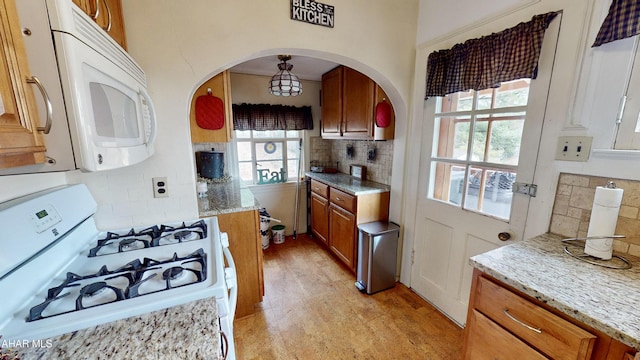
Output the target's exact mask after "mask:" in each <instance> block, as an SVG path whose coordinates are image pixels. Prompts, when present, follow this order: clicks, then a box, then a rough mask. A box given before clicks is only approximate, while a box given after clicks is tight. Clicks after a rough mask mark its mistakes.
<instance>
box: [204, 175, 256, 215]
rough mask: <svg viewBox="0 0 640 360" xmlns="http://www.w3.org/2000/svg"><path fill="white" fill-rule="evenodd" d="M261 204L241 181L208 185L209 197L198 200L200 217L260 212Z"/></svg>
mask: <svg viewBox="0 0 640 360" xmlns="http://www.w3.org/2000/svg"><path fill="white" fill-rule="evenodd" d="M259 209H260V204H259V203H258V201H257V200H256V198H255V197H254V196H253V193H252V192H251V190H249V188H248V187H247V185H245V184H244V183H242V182H241V181H240V180H231V181H229V182H226V183H214V184H211V183H210V184H208V186H207V196H206V197H199V198H198V212H199V213H200V217H208V216H215V215H218V214H226V213H233V212H239V211H246V210H259Z"/></svg>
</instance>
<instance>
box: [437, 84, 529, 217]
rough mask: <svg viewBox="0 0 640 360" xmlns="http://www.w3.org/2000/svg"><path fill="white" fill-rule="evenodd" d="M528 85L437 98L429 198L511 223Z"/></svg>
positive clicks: (514, 85)
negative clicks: (512, 201)
mask: <svg viewBox="0 0 640 360" xmlns="http://www.w3.org/2000/svg"><path fill="white" fill-rule="evenodd" d="M530 81H531V80H530V79H519V80H514V81H508V82H503V83H502V85H501V86H500V87H499V88H492V89H486V90H480V91H474V90H470V91H463V92H457V93H453V94H449V95H446V96H444V97H438V98H437V105H436V114H435V125H434V126H435V131H434V137H435V139H434V148H433V153H432V154H433V155H432V159H431V160H432V167H433V169H432V172H431V173H432V174H433V175H432V184H433V186H431V194H430V197H431V198H433V199H436V200H441V201H444V202H448V203H450V204H452V205H456V206H460V207H462V208H463V209H467V210H471V211H475V212H479V213H482V214H486V215H489V216H493V217H496V218H499V219H504V220H507V219H509V214H510V211H511V199H512V196H513V193H512V185H513V183H514V181H515V179H516V173H517V168H518V158H519V155H520V141H521V139H522V131H523V127H524V120H525V115H526V105H527V101H528V97H529V84H530Z"/></svg>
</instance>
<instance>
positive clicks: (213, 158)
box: [196, 149, 224, 179]
mask: <svg viewBox="0 0 640 360" xmlns="http://www.w3.org/2000/svg"><path fill="white" fill-rule="evenodd" d="M196 167H197V168H198V173H199V174H200V176H202V177H204V178H209V179H222V178H223V177H224V153H223V152H221V151H215V149H211V151H198V152H197V153H196Z"/></svg>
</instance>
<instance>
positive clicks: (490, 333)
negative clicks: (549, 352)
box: [464, 310, 547, 360]
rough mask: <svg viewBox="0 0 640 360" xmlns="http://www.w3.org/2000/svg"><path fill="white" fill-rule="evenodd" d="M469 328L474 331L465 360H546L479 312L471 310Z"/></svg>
mask: <svg viewBox="0 0 640 360" xmlns="http://www.w3.org/2000/svg"><path fill="white" fill-rule="evenodd" d="M470 311H471V313H470V314H469V319H468V322H467V327H469V328H470V329H473V331H472V332H470V333H469V335H468V338H467V347H466V351H465V354H464V358H465V359H474V360H481V359H482V360H484V359H487V360H494V359H505V360H507V359H518V360H529V359H531V360H536V359H546V358H547V357H545V356H544V355H542V354H540V353H539V352H538V351H536V350H535V349H533V348H531V347H530V346H529V345H527V343H525V342H524V341H522V340H520V339H518V338H517V337H516V336H514V335H512V334H511V333H510V332H508V331H507V330H505V329H503V328H502V327H500V326H499V325H498V324H496V323H495V322H493V321H491V319H489V318H488V317H486V316H484V315H482V313H480V312H478V311H477V310H470Z"/></svg>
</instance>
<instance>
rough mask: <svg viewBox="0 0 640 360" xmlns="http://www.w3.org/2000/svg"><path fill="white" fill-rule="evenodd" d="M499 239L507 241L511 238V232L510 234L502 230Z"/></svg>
mask: <svg viewBox="0 0 640 360" xmlns="http://www.w3.org/2000/svg"><path fill="white" fill-rule="evenodd" d="M498 239H499V240H500V241H507V240H509V239H511V234H509V233H508V232H506V231H505V232H501V233H499V234H498Z"/></svg>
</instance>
